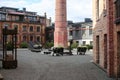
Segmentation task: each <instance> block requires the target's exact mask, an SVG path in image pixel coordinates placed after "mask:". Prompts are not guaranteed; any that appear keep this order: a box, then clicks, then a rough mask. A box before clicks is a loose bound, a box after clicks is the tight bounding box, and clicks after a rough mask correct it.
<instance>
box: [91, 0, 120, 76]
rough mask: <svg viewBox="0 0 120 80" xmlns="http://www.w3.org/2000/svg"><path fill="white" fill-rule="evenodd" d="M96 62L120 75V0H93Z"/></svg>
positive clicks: (111, 72)
mask: <svg viewBox="0 0 120 80" xmlns="http://www.w3.org/2000/svg"><path fill="white" fill-rule="evenodd" d="M93 4H94V5H93V28H94V32H93V38H94V47H93V48H94V62H95V63H96V64H99V65H100V66H101V67H102V68H103V69H104V70H106V72H107V74H108V76H110V77H116V78H118V77H120V0H93Z"/></svg>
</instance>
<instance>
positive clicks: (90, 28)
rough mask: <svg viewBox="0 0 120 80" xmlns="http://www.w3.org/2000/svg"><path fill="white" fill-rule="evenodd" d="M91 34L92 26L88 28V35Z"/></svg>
mask: <svg viewBox="0 0 120 80" xmlns="http://www.w3.org/2000/svg"><path fill="white" fill-rule="evenodd" d="M91 34H92V26H89V35H91Z"/></svg>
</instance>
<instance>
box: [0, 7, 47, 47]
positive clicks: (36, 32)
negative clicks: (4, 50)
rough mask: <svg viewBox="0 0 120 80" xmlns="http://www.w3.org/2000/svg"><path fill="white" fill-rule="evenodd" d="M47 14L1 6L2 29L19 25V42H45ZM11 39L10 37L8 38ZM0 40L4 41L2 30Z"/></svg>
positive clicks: (0, 21)
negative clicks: (41, 14) (42, 14)
mask: <svg viewBox="0 0 120 80" xmlns="http://www.w3.org/2000/svg"><path fill="white" fill-rule="evenodd" d="M46 21H48V19H47V18H46V14H44V16H40V15H37V13H36V12H31V11H26V9H25V8H23V10H19V9H18V8H11V7H1V8H0V30H2V29H3V28H4V27H7V28H8V29H12V28H14V27H17V29H18V35H17V44H18V46H19V44H20V43H21V42H29V41H32V42H36V41H37V42H39V43H41V44H44V43H45V28H46ZM8 39H9V38H8ZM0 41H2V32H1V31H0Z"/></svg>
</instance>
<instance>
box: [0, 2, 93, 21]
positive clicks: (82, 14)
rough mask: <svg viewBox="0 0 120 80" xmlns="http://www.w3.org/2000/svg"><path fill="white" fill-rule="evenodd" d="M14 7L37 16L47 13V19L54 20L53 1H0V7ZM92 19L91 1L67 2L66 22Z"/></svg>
mask: <svg viewBox="0 0 120 80" xmlns="http://www.w3.org/2000/svg"><path fill="white" fill-rule="evenodd" d="M2 6H6V7H14V8H19V9H20V10H21V9H22V8H23V7H25V8H26V10H27V11H33V12H37V13H38V15H44V13H45V12H46V13H47V17H48V18H49V17H51V18H52V22H54V19H55V0H0V7H2ZM91 17H92V0H67V20H72V21H73V22H80V21H84V18H91Z"/></svg>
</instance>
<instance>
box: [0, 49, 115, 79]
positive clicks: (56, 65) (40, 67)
mask: <svg viewBox="0 0 120 80" xmlns="http://www.w3.org/2000/svg"><path fill="white" fill-rule="evenodd" d="M91 60H92V54H91V53H90V52H87V53H86V55H76V52H74V55H73V56H66V55H64V56H51V55H44V54H42V52H41V53H40V52H38V53H36V52H31V51H29V50H20V49H19V50H18V68H17V69H2V68H1V69H0V73H1V74H2V75H3V77H4V80H114V79H111V78H108V77H107V75H106V73H105V72H104V71H103V70H101V69H100V68H98V67H97V66H96V65H94V64H93V63H92V62H91Z"/></svg>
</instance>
